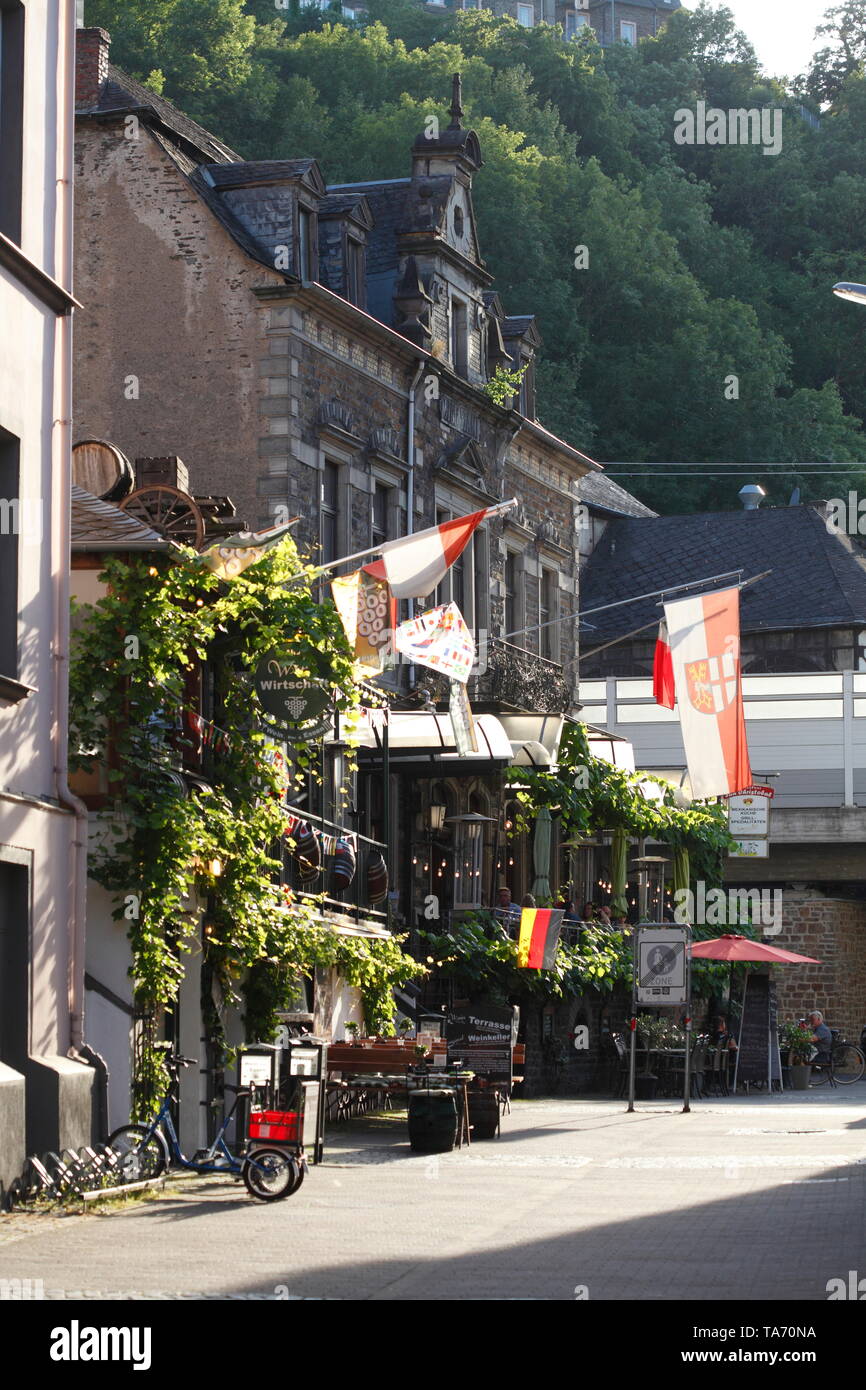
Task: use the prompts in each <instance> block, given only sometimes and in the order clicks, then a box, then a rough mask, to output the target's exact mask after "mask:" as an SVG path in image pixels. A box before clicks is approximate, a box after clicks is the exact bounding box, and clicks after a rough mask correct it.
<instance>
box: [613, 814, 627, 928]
mask: <svg viewBox="0 0 866 1390" xmlns="http://www.w3.org/2000/svg"><path fill="white" fill-rule="evenodd" d="M627 859H628V834H627V833H626V831H625V830H615V831H614V832H613V838H612V840H611V842H610V905H611V907H612V909H613V911H614V912H615V913H616V914H617V915H624V914H625V913H627V912H628V898H627V896H626V887H627V880H628V870H627V867H626V861H627Z"/></svg>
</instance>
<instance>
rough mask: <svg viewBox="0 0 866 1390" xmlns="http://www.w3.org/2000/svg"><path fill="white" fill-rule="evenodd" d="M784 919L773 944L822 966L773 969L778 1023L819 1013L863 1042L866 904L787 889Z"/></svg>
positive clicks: (865, 1012) (865, 1021)
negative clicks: (809, 958) (812, 958)
mask: <svg viewBox="0 0 866 1390" xmlns="http://www.w3.org/2000/svg"><path fill="white" fill-rule="evenodd" d="M782 921H783V926H782V931H781V932H780V934H779V935H778V936H775V937H773V938H772V944H773V945H774V946H781V947H783V948H784V949H785V950H789V951H798V952H799V953H800V954H801V955H805V956H814V957H816V958H817V959H818V960H819V961H820V962H821V964H820V965H791V966H780V967H779V968H778V970H776V971H775V977H776V989H777V992H778V1000H779V1018H780V1020H782V1021H790V1020H792V1019H798V1018H803V1017H805V1016H806V1014H808V1013H809V1011H810V1010H811V1009H820V1010H821V1012H822V1013H823V1014H824V1017H825V1020H826V1022H827V1023H828V1024H829V1026H830V1027H831V1028H839V1029H841V1031H842V1033H843V1034H844V1036H845V1037H846V1038H847V1039H848V1040H849V1042H855V1043H856V1042H859V1039H860V1030H861V1029H862V1027H863V1025H864V1024H866V902H862V901H857V900H853V899H845V898H833V897H822V896H819V895H818V894H817V893H797V892H795V891H793V890H786V891H785V892H784V894H783V898H782Z"/></svg>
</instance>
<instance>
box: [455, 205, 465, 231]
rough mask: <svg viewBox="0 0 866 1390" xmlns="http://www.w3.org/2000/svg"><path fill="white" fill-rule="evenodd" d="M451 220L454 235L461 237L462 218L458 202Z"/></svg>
mask: <svg viewBox="0 0 866 1390" xmlns="http://www.w3.org/2000/svg"><path fill="white" fill-rule="evenodd" d="M453 221H454V235H455V236H460V237H462V235H463V226H464V220H463V209H462V208H461V207H460V206H459V204H458V206H457V207H456V208H455V209H454V218H453Z"/></svg>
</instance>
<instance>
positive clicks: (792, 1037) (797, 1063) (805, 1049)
mask: <svg viewBox="0 0 866 1390" xmlns="http://www.w3.org/2000/svg"><path fill="white" fill-rule="evenodd" d="M781 1042H782V1048H783V1050H784V1049H785V1048H787V1050H788V1073H789V1075H790V1078H791V1088H792V1090H794V1091H805V1090H807V1089H808V1086H809V1081H810V1079H811V1076H812V1068H811V1066H810V1065H809V1062H810V1058H811V1056H812V1053H813V1052H814V1050H815V1044H814V1043H813V1042H812V1030H811V1028H807V1027H805V1025H804V1024H802V1023H786V1024H785V1026H784V1028H783V1029H782V1037H781Z"/></svg>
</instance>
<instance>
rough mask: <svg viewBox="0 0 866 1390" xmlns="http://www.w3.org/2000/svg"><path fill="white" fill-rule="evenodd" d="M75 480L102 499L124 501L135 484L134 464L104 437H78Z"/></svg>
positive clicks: (74, 469) (73, 470)
mask: <svg viewBox="0 0 866 1390" xmlns="http://www.w3.org/2000/svg"><path fill="white" fill-rule="evenodd" d="M72 481H73V482H74V483H77V484H78V486H79V487H83V488H84V490H85V492H89V493H92V495H93V496H94V497H100V498H101V499H102V501H103V502H122V501H123V499H124V497H128V496H129V494H130V493H131V492H132V489H133V487H134V486H135V474H134V472H133V469H132V464H131V463H130V461H129V459H128V458H127V457H126V455H125V454H122V453H121V452H120V450H119V449H118V448H117V446H116V445H114V444H109V443H108V441H107V440H105V439H79V441H78V443H77V444H75V445H73V448H72Z"/></svg>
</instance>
